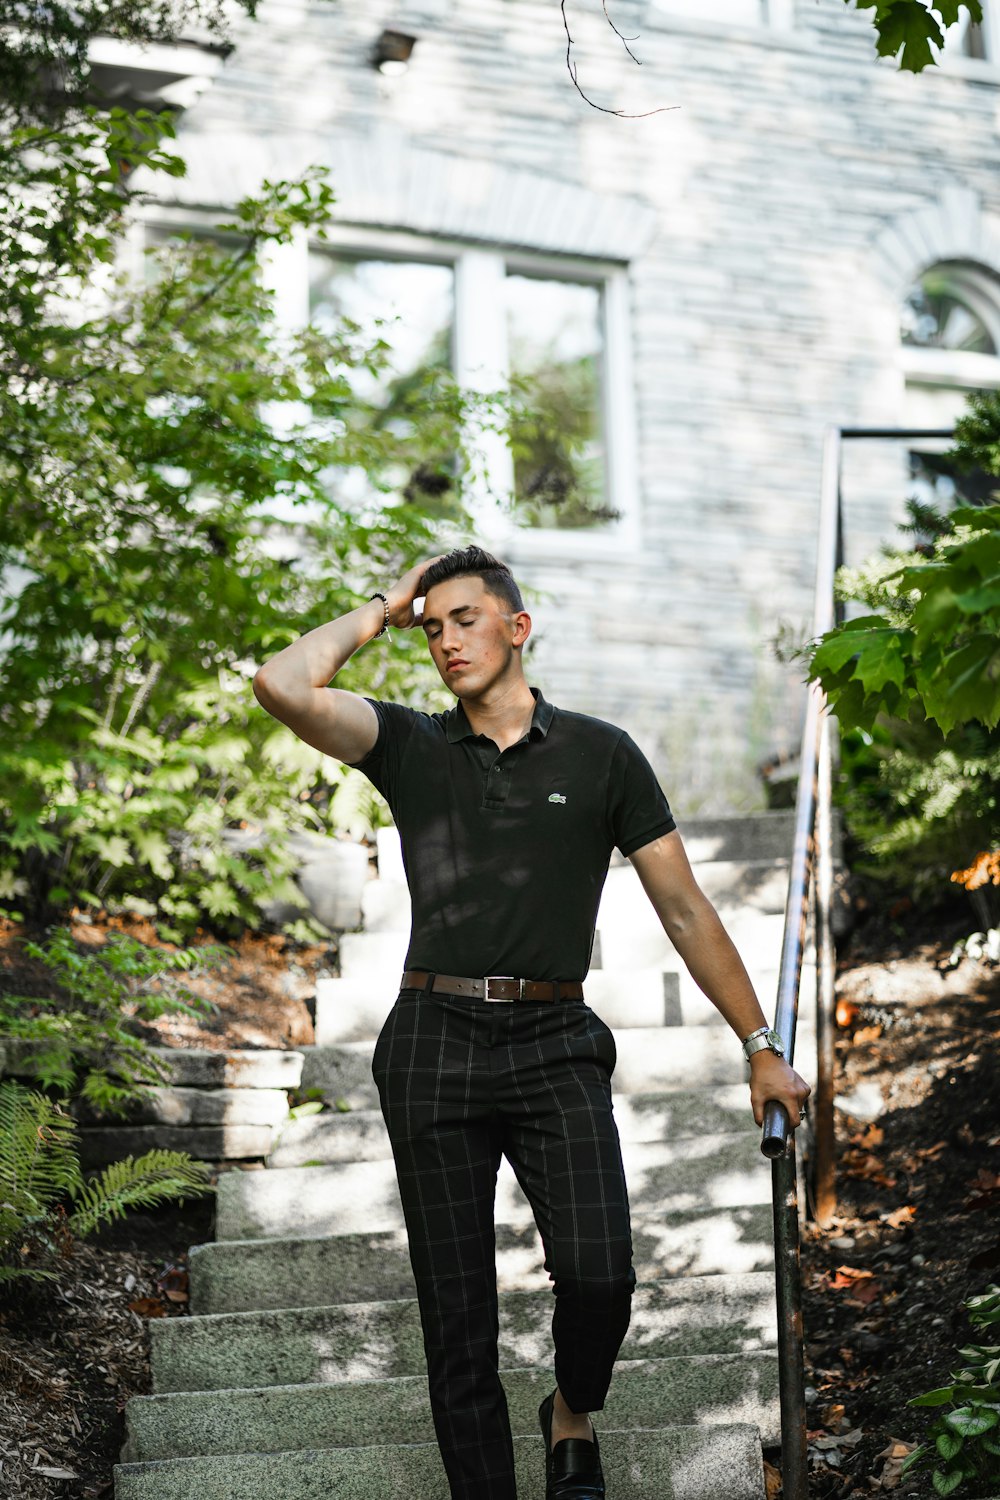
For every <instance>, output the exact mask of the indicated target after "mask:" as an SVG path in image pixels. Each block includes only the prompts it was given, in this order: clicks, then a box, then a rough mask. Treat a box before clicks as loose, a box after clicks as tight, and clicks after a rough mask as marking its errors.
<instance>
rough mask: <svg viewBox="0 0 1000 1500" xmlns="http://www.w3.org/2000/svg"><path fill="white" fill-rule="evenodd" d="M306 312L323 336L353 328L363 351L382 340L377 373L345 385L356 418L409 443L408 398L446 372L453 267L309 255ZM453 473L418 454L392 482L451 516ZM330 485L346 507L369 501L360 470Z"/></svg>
mask: <svg viewBox="0 0 1000 1500" xmlns="http://www.w3.org/2000/svg"><path fill="white" fill-rule="evenodd" d="M309 309H310V319H311V321H312V322H313V323H315V324H316V325H317V326H318V327H319V328H320V329H321V330H323V331H326V332H330V333H333V332H336V331H337V330H342V329H344V328H345V325H351V324H353V325H354V326H355V327H356V328H357V329H358V330H359V331H360V337H361V339H362V340H364V341H365V342H366V343H368V344H369V345H370V344H372V343H374V342H375V340H377V339H381V340H383V341H384V342H385V343H386V344H387V345H388V346H389V349H388V355H387V358H386V363H385V366H384V368H379V369H378V370H373V371H366V370H356V371H355V372H354V373H353V374H352V377H351V385H352V388H353V390H354V392H355V393H356V395H357V396H358V397H359V398H360V401H361V404H362V410H361V413H360V414H359V416H360V420H361V421H362V422H364V421H367V422H368V423H369V425H370V426H372V427H373V428H374V427H376V426H377V427H379V428H381V429H382V430H383V431H385V430H389V431H393V432H395V433H396V434H397V435H398V436H399V437H400V438H406V437H409V436H413V437H414V438H416V437H417V436H418V434H417V433H416V431H415V424H414V419H413V416H412V413H411V412H410V411H408V409H407V401H408V398H409V397H410V395H411V394H412V393H413V392H414V391H415V389H416V388H418V387H419V386H420V384H421V382H422V380H423V379H424V378H425V377H427V376H428V375H429V374H430V373H431V372H433V371H434V370H438V369H449V368H450V366H451V345H452V323H453V317H454V272H453V270H452V267H451V266H440V265H431V264H428V263H426V262H421V261H398V260H367V259H366V260H357V259H351V258H349V257H347V256H337V255H330V254H326V253H324V252H316V253H314V254H311V255H310V257H309ZM365 403H367V404H368V408H369V409H368V411H367V412H365V411H364V404H365ZM453 467H454V465H453V459H452V455H451V454H449V453H447V452H441V453H440V454H438V453H432V454H425V455H423V458H422V459H421V461H420V462H419V463H416V464H415V465H414V466H413V467H412V468H410V469H406V468H405V467H403V466H402V465H401V466H400V468H399V472H398V473H395V474H393V475H392V476H391V478H392V483H393V485H394V486H395V487H396V488H397V489H398V491H399V493H401V494H402V495H403V497H404V499H412V500H415V501H417V502H419V504H420V506H421V508H422V509H423V510H425V511H430V512H432V513H433V514H437V515H441V516H445V515H451V514H452V513H453V512H454V509H455V505H454V501H453V499H452V493H453V483H452V471H453ZM329 482H330V484H331V485H332V484H334V483H336V485H337V490H338V496H339V498H340V499H342V500H344V501H346V502H348V503H351V502H356V503H361V502H362V501H363V500H365V499H366V498H370V489H369V486H368V484H367V481H366V480H365V477H364V475H363V474H361V473H360V472H350V473H348V472H345V471H343V470H338V471H336V473H331V474H330V476H329Z"/></svg>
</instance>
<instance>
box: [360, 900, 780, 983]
mask: <svg viewBox="0 0 1000 1500" xmlns="http://www.w3.org/2000/svg"><path fill="white" fill-rule="evenodd" d="M642 900H643V901H645V906H643V905H640V903H639V897H638V896H636V897H634V898H633V899H632V901H631V902H630V903H629V904H628V906H627V907H625V906H624V904H623V909H622V910H621V911H617V910H615V909H614V908H612V909H610V910H609V909H608V908H607V907H604V906H603V905H602V909H601V911H600V912H599V913H598V918H597V930H598V932H600V934H601V967H602V968H603V969H646V968H660V969H673V970H675V971H677V972H680V971H681V970H682V969H683V967H684V961H683V959H682V958H681V956H680V954H679V953H678V952H677V949H676V948H675V947H674V945H673V943H672V942H671V941H670V939H669V938H668V937H667V934H666V933H665V932H664V930H663V928H662V927H661V926H660V923H659V920H658V919H657V916H656V913H655V912H654V910H653V908H652V906H651V905H650V903H649V901H648V900H646V898H645V896H643V897H642ZM720 915H721V916H722V918H723V921H724V923H725V928H726V931H727V932H728V934H729V936H730V937H731V938H732V940H733V942H734V943H735V945H736V950H737V952H738V953H739V955H740V958H741V959H742V960H743V963H744V964H745V965H746V967H747V969H748V970H749V971H751V972H753V971H756V970H774V969H777V968H778V966H779V964H780V962H781V940H782V935H783V933H784V927H785V918H784V914H783V913H782V912H746V911H742V910H741V911H738V912H731V913H726V912H722V913H720ZM389 936H390V934H379V935H377V936H376V935H375V934H373V935H372V937H373V942H377V941H380V940H381V939H383V938H387V937H389Z"/></svg>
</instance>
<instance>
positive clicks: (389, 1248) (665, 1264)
mask: <svg viewBox="0 0 1000 1500" xmlns="http://www.w3.org/2000/svg"><path fill="white" fill-rule="evenodd" d="M496 1244H497V1285H498V1287H499V1288H500V1290H501V1291H509V1292H513V1291H533V1290H534V1291H545V1290H548V1289H550V1288H551V1282H550V1280H549V1275H548V1272H547V1271H546V1270H545V1268H544V1265H543V1263H542V1262H543V1250H542V1242H541V1238H540V1236H539V1234H538V1230H537V1228H536V1226H535V1223H534V1221H533V1220H532V1221H531V1222H530V1223H521V1224H498V1225H497V1227H496ZM632 1258H633V1263H634V1265H635V1270H636V1276H637V1277H638V1279H639V1282H640V1283H644V1282H647V1281H658V1280H662V1279H663V1278H665V1277H676V1276H714V1275H719V1274H726V1273H728V1274H737V1273H738V1274H742V1273H744V1272H747V1271H766V1270H769V1269H771V1268H773V1265H774V1243H773V1226H772V1222H771V1205H770V1204H769V1203H751V1204H744V1205H742V1206H738V1207H735V1208H694V1209H683V1210H677V1209H669V1210H667V1211H666V1212H657V1213H655V1214H649V1215H646V1214H643V1213H634V1212H633V1214H632ZM415 1296H416V1287H415V1285H414V1281H413V1271H412V1269H411V1266H410V1256H409V1251H408V1250H407V1245H406V1234H405V1232H404V1230H403V1228H402V1226H400V1227H398V1228H395V1229H380V1230H367V1229H364V1230H358V1231H356V1232H354V1233H349V1234H333V1235H325V1236H322V1237H320V1236H316V1237H313V1238H309V1239H257V1240H219V1241H216V1242H215V1243H214V1244H206V1245H196V1246H194V1248H193V1249H192V1251H191V1311H192V1312H193V1313H226V1312H252V1311H254V1310H257V1309H259V1310H265V1309H272V1310H273V1309H278V1308H283V1307H319V1306H321V1305H322V1304H323V1303H324V1302H328V1301H331V1300H332V1301H335V1302H370V1301H371V1300H372V1299H373V1298H374V1299H376V1300H377V1301H391V1300H392V1299H393V1298H394V1297H415Z"/></svg>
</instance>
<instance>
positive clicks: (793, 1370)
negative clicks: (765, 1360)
mask: <svg viewBox="0 0 1000 1500" xmlns="http://www.w3.org/2000/svg"><path fill="white" fill-rule="evenodd" d="M771 1194H772V1202H773V1210H774V1261H775V1271H776V1290H777V1297H776V1301H777V1313H778V1360H779V1369H780V1374H781V1379H780V1382H779V1398H778V1399H779V1406H780V1410H781V1494H782V1500H808V1496H809V1444H808V1440H807V1436H806V1391H805V1370H804V1367H803V1352H802V1338H803V1331H802V1277H801V1271H800V1266H799V1194H798V1184H797V1181H796V1170H795V1142H794V1138H793V1139H792V1140H791V1141H790V1142H789V1144H788V1147H787V1149H786V1151H785V1152H784V1154H783V1155H782V1156H778V1157H775V1159H774V1160H773V1161H772V1163H771Z"/></svg>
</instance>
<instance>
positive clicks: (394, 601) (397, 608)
mask: <svg viewBox="0 0 1000 1500" xmlns="http://www.w3.org/2000/svg"><path fill="white" fill-rule="evenodd" d="M447 555H448V554H447V553H446V552H439V553H438V555H437V556H436V557H428V558H425V560H424V561H423V562H418V563H417V564H416V565H415V566H414V567H412V568H410V570H409V571H408V572H406V573H404V574H403V576H402V578H401V579H400V580H399V582H398V583H396V584H394V585H393V586H392V588H391V589H390V590H389V592H388V595H387V597H388V600H389V624H390V625H394V626H395V627H396V629H397V630H409V629H411V628H412V626H414V625H419V624H420V617H419V615H415V614H414V612H413V602H414V600H415V599H418V598H419V597H420V595H419V593H418V589H419V586H420V580H421V578H423V576H424V574H425V573H426V572H427V569H428V568H429V567H431V566H432V564H434V563H436V562H440V561H441V559H442V557H447Z"/></svg>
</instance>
